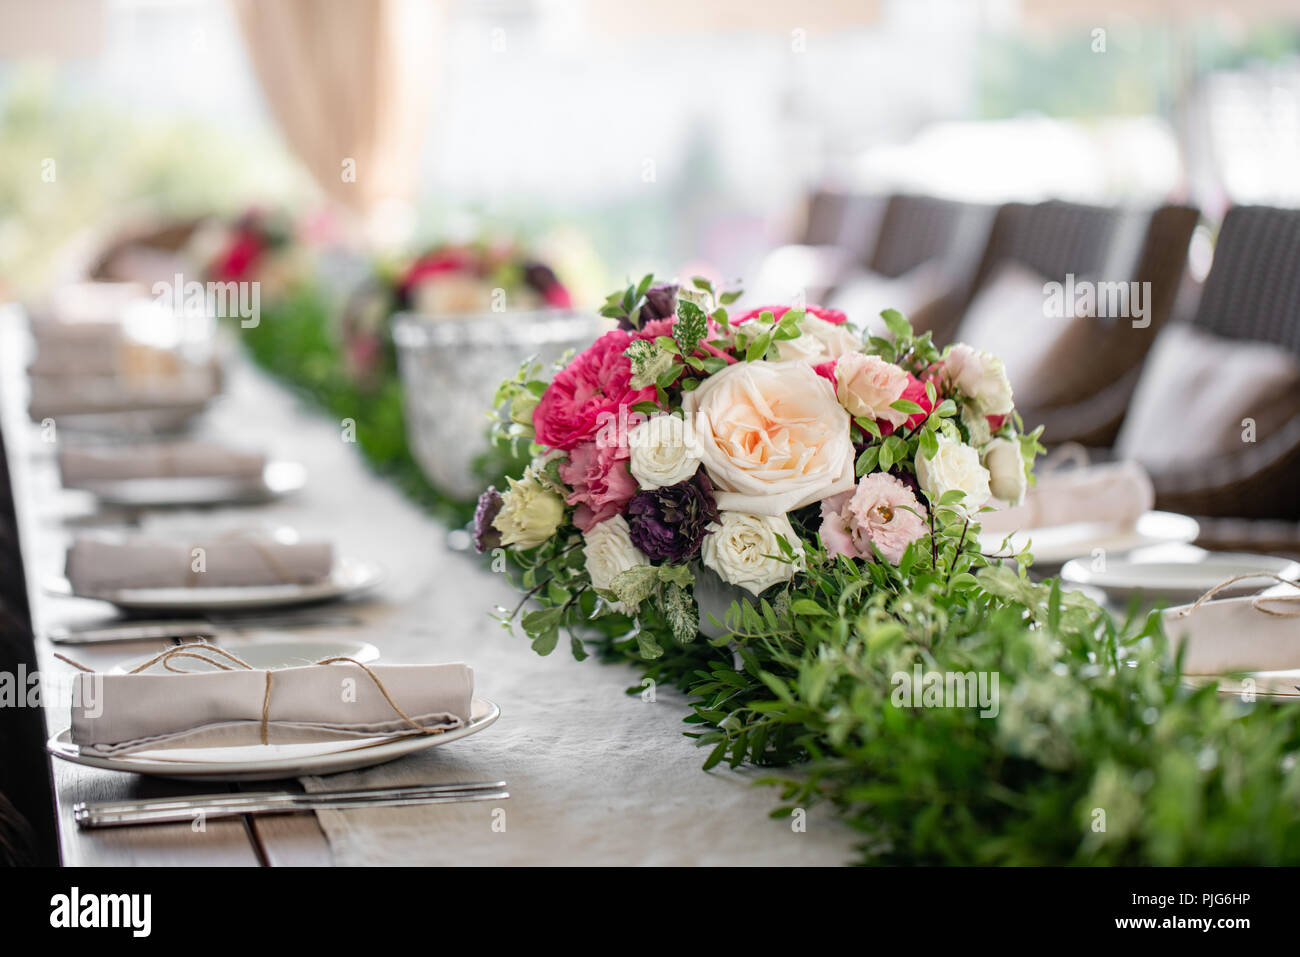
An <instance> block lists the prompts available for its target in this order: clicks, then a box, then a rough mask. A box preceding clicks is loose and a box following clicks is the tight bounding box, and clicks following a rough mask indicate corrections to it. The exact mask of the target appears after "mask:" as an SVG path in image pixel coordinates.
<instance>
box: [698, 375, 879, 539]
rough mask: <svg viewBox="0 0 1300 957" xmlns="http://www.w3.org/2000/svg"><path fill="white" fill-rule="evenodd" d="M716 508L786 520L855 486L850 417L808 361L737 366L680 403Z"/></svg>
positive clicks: (712, 376) (831, 388)
mask: <svg viewBox="0 0 1300 957" xmlns="http://www.w3.org/2000/svg"><path fill="white" fill-rule="evenodd" d="M682 409H683V411H684V412H685V413H686V415H688V416H690V417H691V418H692V421H693V422H694V424H695V440H696V441H697V442H698V443H699V445H700V456H701V458H702V459H703V461H704V470H705V471H706V472H707V473H708V476H709V479H710V481H712V482H713V488H714V501H716V502H717V504H718V508H720V509H724V510H728V511H737V512H749V513H751V514H756V515H780V516H784V515H785V513H786V512H789V511H792V510H794V509H796V508H801V507H803V506H804V505H811V504H812V503H813V502H820V501H821V500H822V499H824V498H827V497H829V496H831V495H836V494H838V493H840V492H847V491H848V490H849V489H851V488H853V485H854V482H855V478H854V474H853V462H854V459H855V457H856V454H857V453H856V452H855V451H854V448H853V442H852V441H851V440H850V439H849V414H848V412H846V411H844V408H843V407H842V406H841V405H840V400H839V399H837V398H836V397H835V389H834V388H833V387H832V386H831V384H830V383H829V382H827V381H826V380H825V379H823V378H822V377H821V376H819V375H818V374H817V373H816V372H814V371H813V369H812V366H810V365H808V364H807V363H804V362H764V361H762V360H759V361H756V362H737V363H736V364H735V365H729V366H727V367H726V368H725V369H723V370H721V371H720V372H717V373H715V374H713V375H711V376H709V377H708V378H707V379H705V380H704V381H703V382H702V383H700V387H699V388H698V389H696V390H694V391H693V392H687V393H686V395H685V396H684V397H683V398H682Z"/></svg>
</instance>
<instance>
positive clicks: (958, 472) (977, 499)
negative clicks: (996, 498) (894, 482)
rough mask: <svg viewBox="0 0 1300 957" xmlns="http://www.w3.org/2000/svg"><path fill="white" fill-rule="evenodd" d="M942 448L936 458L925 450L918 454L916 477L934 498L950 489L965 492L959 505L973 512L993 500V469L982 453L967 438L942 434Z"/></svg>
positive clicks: (964, 509)
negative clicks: (957, 439) (982, 461)
mask: <svg viewBox="0 0 1300 957" xmlns="http://www.w3.org/2000/svg"><path fill="white" fill-rule="evenodd" d="M938 442H939V449H938V451H937V452H935V453H934V457H933V458H926V457H925V453H924V452H920V453H918V454H917V456H916V479H917V481H918V482H919V483H920V485H921V489H922V490H923V491H924V492H925V494H926V495H927V496H928V497H929V499H930V501H931V502H937V501H938V500H939V499H940V498H942V497H943V495H944V494H945V493H947V492H954V491H960V492H965V493H966V497H965V498H963V499H962V501H961V502H960V503H959V504H958V505H957V506H955V507H957V508H959V509H960V510H962V511H964V512H966V513H967V514H971V513H973V512H974V511H975V510H976V509H977V508H979V507H980V506H981V505H983V504H984V503H985V502H987V501H988V500H989V473H988V470H987V469H985V468H984V466H983V465H981V464H980V456H979V453H978V452H976V451H975V450H974V449H973V448H971V447H970V446H969V445H967V444H966V443H964V442H954V441H953V440H952V439H950V438H948V437H947V436H942V435H941V436H938Z"/></svg>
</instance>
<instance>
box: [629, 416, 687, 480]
mask: <svg viewBox="0 0 1300 957" xmlns="http://www.w3.org/2000/svg"><path fill="white" fill-rule="evenodd" d="M627 444H628V448H629V449H630V450H631V453H632V455H631V461H630V462H629V463H628V467H629V468H630V469H631V470H632V475H633V477H634V478H636V480H637V483H638V484H639V485H640V486H641V487H642V488H662V487H663V486H665V485H676V484H677V483H678V482H685V481H686V480H687V479H689V478H690V477H691V476H693V475H694V474H695V471H696V470H697V469H698V468H699V467H700V446H699V443H698V442H696V441H695V430H694V429H692V428H690V427H688V426H687V424H686V420H685V419H683V418H681V417H680V416H676V415H670V414H668V413H661V414H659V415H655V416H652V417H651V418H649V419H647V420H646V421H645V422H642V423H641V424H640V425H638V426H636V427H635V428H633V429H632V430H631V431H629V432H628V434H627Z"/></svg>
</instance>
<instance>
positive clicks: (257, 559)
mask: <svg viewBox="0 0 1300 957" xmlns="http://www.w3.org/2000/svg"><path fill="white" fill-rule="evenodd" d="M197 549H201V550H202V551H201V552H197V553H196V550H197ZM333 567H334V546H333V545H331V544H330V543H329V542H301V543H293V544H286V543H284V542H278V541H275V540H273V539H270V538H267V537H265V536H258V537H254V536H246V537H241V538H233V537H232V538H216V539H208V540H204V539H201V538H200V539H196V540H194V541H191V542H187V541H176V540H163V539H152V538H147V537H132V538H127V539H123V540H117V541H110V540H105V539H100V538H95V537H93V536H89V535H83V536H79V537H78V538H76V539H75V540H74V541H73V543H72V545H71V546H69V548H68V555H67V565H66V574H67V577H68V581H69V582H71V583H72V589H73V591H74V592H76V593H77V594H81V595H93V594H96V593H102V592H105V591H111V590H113V589H118V588H226V587H230V586H240V585H285V584H298V585H306V584H311V583H313V582H318V581H323V580H324V579H326V578H328V577H329V575H330V572H331V570H332V569H333ZM200 569H201V570H200Z"/></svg>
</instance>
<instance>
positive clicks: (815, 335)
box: [775, 313, 862, 364]
mask: <svg viewBox="0 0 1300 957" xmlns="http://www.w3.org/2000/svg"><path fill="white" fill-rule="evenodd" d="M799 329H800V335H799V336H798V337H797V338H795V339H779V340H777V342H776V343H775V353H776V358H777V359H778V360H780V361H781V362H790V361H792V360H803V361H804V362H812V363H814V364H816V363H818V362H825V361H826V360H828V359H838V358H839V357H840V356H842V355H846V354H847V353H850V352H857V351H858V350H860V349H861V348H862V342H861V341H860V340H859V339H858V337H857V336H855V335H854V334H853V333H852V332H851V331H850V330H849V329H847V328H845V326H843V325H837V324H836V323H834V322H827V321H826V320H825V319H822V318H821V317H820V316H814V315H813V314H812V313H808V314H806V315H805V316H804V317H803V318H802V319H801V320H799Z"/></svg>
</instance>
